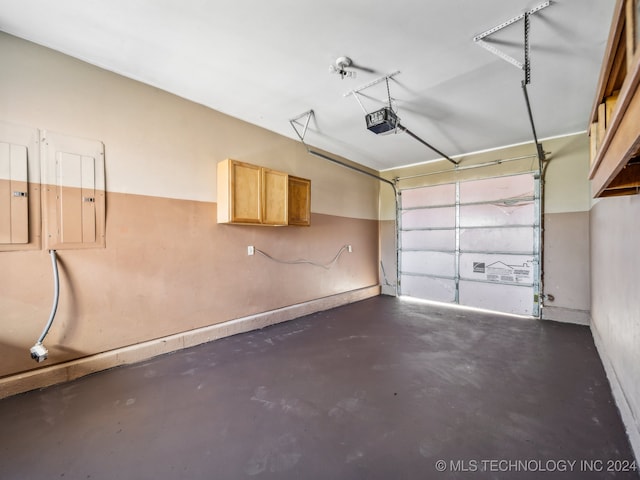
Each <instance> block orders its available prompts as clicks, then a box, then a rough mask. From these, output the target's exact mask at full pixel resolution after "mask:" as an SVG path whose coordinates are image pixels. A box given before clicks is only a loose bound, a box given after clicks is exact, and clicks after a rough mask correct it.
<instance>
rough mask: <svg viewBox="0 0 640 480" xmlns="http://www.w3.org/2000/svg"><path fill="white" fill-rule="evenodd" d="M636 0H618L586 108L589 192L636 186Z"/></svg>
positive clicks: (639, 96) (639, 104) (639, 46)
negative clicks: (588, 118) (594, 91)
mask: <svg viewBox="0 0 640 480" xmlns="http://www.w3.org/2000/svg"><path fill="white" fill-rule="evenodd" d="M639 2H640V0H617V2H616V6H615V11H614V17H613V24H612V26H611V31H610V33H609V40H608V42H607V48H606V50H605V57H604V61H603V64H602V69H601V72H600V80H599V82H598V90H597V94H596V99H595V103H594V106H593V109H592V112H591V126H590V129H589V134H590V137H591V138H590V153H591V167H590V172H589V179H590V180H591V192H592V194H593V196H594V197H607V196H617V195H631V194H636V193H639V192H640V121H639V120H638V119H640V89H639V88H638V86H639V83H640V41H639V34H638V30H639V28H638V27H639V19H638V17H639V15H640V13H639V11H640V10H639V9H640V4H639Z"/></svg>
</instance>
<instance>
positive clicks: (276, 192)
mask: <svg viewBox="0 0 640 480" xmlns="http://www.w3.org/2000/svg"><path fill="white" fill-rule="evenodd" d="M303 181H306V182H308V190H307V192H308V194H307V198H308V200H307V201H306V202H305V200H304V199H300V197H301V195H302V193H301V192H302V191H303V188H302V187H301V186H300V185H301V184H302V183H303ZM292 186H293V188H292ZM310 186H311V181H310V180H306V179H300V178H298V177H292V176H290V175H288V174H287V173H284V172H279V171H277V170H271V169H269V168H264V167H259V166H257V165H252V164H250V163H244V162H239V161H237V160H232V159H227V160H223V161H222V162H220V163H218V223H232V224H248V225H280V226H282V225H303V224H304V223H303V222H304V221H305V219H306V222H307V223H306V224H307V225H308V224H309V218H310V207H311V204H310V201H311V200H310V198H311V197H310ZM292 194H293V199H291V195H292ZM290 208H292V210H290Z"/></svg>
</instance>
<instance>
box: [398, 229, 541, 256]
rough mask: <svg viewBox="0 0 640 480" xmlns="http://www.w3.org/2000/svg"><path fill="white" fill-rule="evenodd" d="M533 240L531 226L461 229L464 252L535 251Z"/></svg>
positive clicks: (461, 244)
mask: <svg viewBox="0 0 640 480" xmlns="http://www.w3.org/2000/svg"><path fill="white" fill-rule="evenodd" d="M533 240H534V238H533V229H532V228H531V227H513V228H462V229H461V230H460V250H461V251H463V252H464V251H485V252H488V251H495V252H531V253H533ZM403 246H404V244H403Z"/></svg>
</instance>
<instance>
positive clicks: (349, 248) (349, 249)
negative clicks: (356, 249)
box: [347, 245, 353, 253]
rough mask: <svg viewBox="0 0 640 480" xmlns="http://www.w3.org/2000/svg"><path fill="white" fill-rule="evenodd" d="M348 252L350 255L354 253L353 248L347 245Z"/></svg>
mask: <svg viewBox="0 0 640 480" xmlns="http://www.w3.org/2000/svg"><path fill="white" fill-rule="evenodd" d="M347 252H349V253H351V252H353V249H352V248H351V245H347Z"/></svg>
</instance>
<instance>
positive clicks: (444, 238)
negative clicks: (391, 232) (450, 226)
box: [402, 230, 456, 250]
mask: <svg viewBox="0 0 640 480" xmlns="http://www.w3.org/2000/svg"><path fill="white" fill-rule="evenodd" d="M455 242H456V232H455V230H412V231H409V232H404V233H403V235H402V248H403V249H406V250H451V248H452V246H453V245H455Z"/></svg>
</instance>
